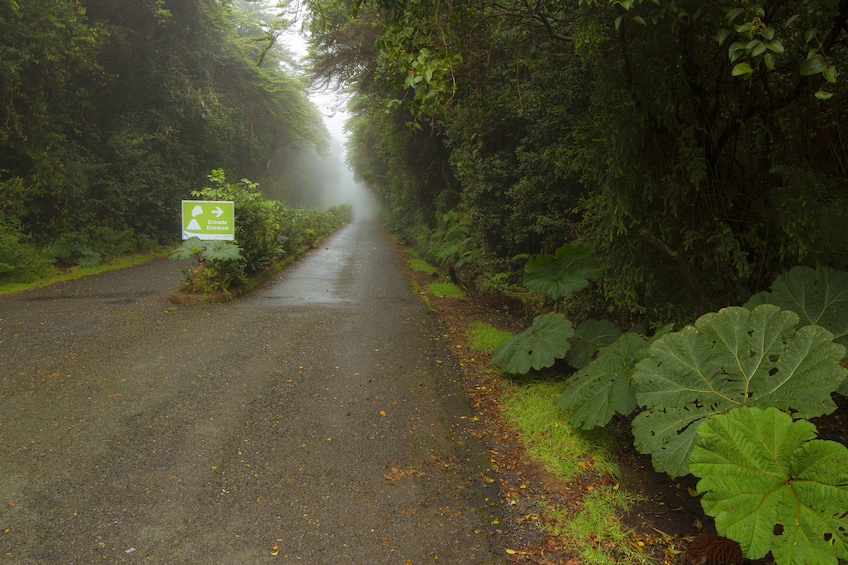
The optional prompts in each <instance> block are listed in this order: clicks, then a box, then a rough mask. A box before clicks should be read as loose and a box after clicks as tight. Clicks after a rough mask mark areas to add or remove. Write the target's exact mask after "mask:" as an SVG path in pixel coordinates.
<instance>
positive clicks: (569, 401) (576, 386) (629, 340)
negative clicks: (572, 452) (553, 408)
mask: <svg viewBox="0 0 848 565" xmlns="http://www.w3.org/2000/svg"><path fill="white" fill-rule="evenodd" d="M584 323H585V322H584ZM578 329H579V328H578ZM669 331H671V326H668V327H666V328H663V329H662V330H660V331H659V332H657V333H656V334H654V335H653V336H651V337H650V338H647V337H645V336H643V335H640V334H637V333H635V332H628V333H626V334H623V335H621V336H620V337H618V338H617V339H616V340H615V341H614V342H612V343H611V344H609V345H605V346H603V347H601V348H600V350H599V351H598V355H597V357H596V358H595V359H594V360H592V362H591V363H589V364H587V365H586V366H585V367H583V368H582V369H580V370H579V371H577V372H576V373H575V374H573V375H571V376H570V377H569V378H568V380H566V382H565V387H564V389H563V392H562V394H561V395H560V397H559V400H558V403H559V407H560V408H562V409H563V410H566V411H571V415H570V421H571V422H572V423H573V424H574V425H575V426H577V427H579V428H581V429H584V430H590V429H592V428H595V427H601V426H606V425H607V424H608V423H609V421H610V420H611V419H612V417H613V415H615V414H622V415H625V416H626V415H628V414H630V413H631V412H633V411H634V410H635V409H636V407H637V402H636V387H635V385H634V383H633V373H634V371H635V370H636V364H637V363H638V362H639V361H641V360H642V359H644V358H646V357H647V356H648V351H649V348H650V346H651V344H652V343H653V342H654V341H656V340H657V339H659V338H660V337H662V336H663V335H665V334H666V333H668V332H669Z"/></svg>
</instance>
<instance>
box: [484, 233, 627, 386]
mask: <svg viewBox="0 0 848 565" xmlns="http://www.w3.org/2000/svg"><path fill="white" fill-rule="evenodd" d="M597 276H598V268H597V265H596V264H595V262H594V260H593V259H592V257H591V255H590V254H589V249H588V248H586V247H584V246H582V245H575V244H569V243H566V244H565V245H563V246H561V247H560V248H559V249H557V250H556V253H555V254H554V255H537V256H536V257H533V258H531V259H529V260H528V261H527V264H526V265H525V269H524V283H525V284H526V285H527V286H528V287H530V288H531V289H532V290H536V291H538V292H542V293H544V294H547V295H548V296H549V297H551V298H553V299H558V298H563V297H565V296H569V295H571V294H572V293H574V292H576V291H578V290H581V289H583V288H585V287H586V286H587V285H588V284H589V281H590V280H591V279H593V278H597ZM581 326H582V324H581ZM613 330H614V328H613V329H610V325H607V324H604V323H602V322H597V323H592V324H588V325H586V326H585V328H583V330H581V331H580V332H578V333H577V335H576V336H575V330H574V328H573V326H572V324H571V322H570V321H569V320H567V319H566V318H565V316H563V315H562V314H558V313H556V312H551V313H548V314H542V315H541V316H537V317H536V319H534V320H533V324H532V326H531V327H530V328H528V329H527V330H525V331H523V332H521V333H520V334H518V335H516V336H515V337H513V338H512V339H510V340H508V341H506V342H504V343H503V344H501V345H500V346H498V347H497V348H496V349H495V350H494V351H492V363H494V364H495V365H497V366H499V367H500V368H501V370H503V371H505V372H507V373H513V374H524V373H528V372H530V370H531V369H535V370H537V371H538V370H539V369H544V368H546V367H550V366H551V365H553V364H554V362H555V361H556V360H557V359H562V358H564V357H565V356H566V355H567V354H568V353H569V351H570V350H571V349H572V348H573V347H574V348H576V349H577V351H576V352H575V353H574V354H572V359H573V360H574V361H575V362H577V363H585V362H587V360H588V359H589V358H590V357H591V356H592V355H593V354H594V353H595V352H596V351H597V348H598V347H599V346H600V345H603V344H605V343H607V342H608V338H609V337H611V336H612V335H614V331H613ZM616 331H617V330H616ZM605 336H606V337H605Z"/></svg>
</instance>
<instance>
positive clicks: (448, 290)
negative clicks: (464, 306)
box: [427, 282, 465, 298]
mask: <svg viewBox="0 0 848 565" xmlns="http://www.w3.org/2000/svg"><path fill="white" fill-rule="evenodd" d="M427 292H429V293H430V294H432V295H434V296H438V297H440V298H465V293H464V292H462V289H461V288H459V287H458V286H456V285H455V284H453V283H448V282H435V283H431V284H428V285H427Z"/></svg>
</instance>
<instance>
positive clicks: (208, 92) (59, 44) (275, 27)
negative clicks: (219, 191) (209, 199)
mask: <svg viewBox="0 0 848 565" xmlns="http://www.w3.org/2000/svg"><path fill="white" fill-rule="evenodd" d="M250 6H251V4H250V3H249V2H248V3H244V2H243V3H242V9H239V8H238V7H236V6H234V5H233V3H232V2H229V1H220V0H144V1H137V2H124V1H118V0H80V1H78V2H68V1H67V0H27V1H26V2H20V1H17V0H3V1H0V32H2V33H0V54H2V55H0V164H2V165H0V241H2V242H3V243H0V254H4V255H9V254H11V253H12V249H13V248H14V249H18V250H19V249H20V246H21V245H23V246H27V245H35V246H42V247H43V246H50V245H54V244H55V243H57V242H65V243H69V244H71V245H74V244H80V243H86V244H88V243H91V242H92V241H99V242H100V243H102V244H103V245H106V240H114V239H115V238H117V237H118V235H117V234H124V236H122V237H123V239H127V237H129V239H134V240H135V241H163V242H164V241H172V240H173V239H174V238H175V236H176V234H178V233H179V225H178V221H179V218H178V210H179V206H178V204H179V200H180V199H182V198H187V197H189V194H190V192H191V190H193V189H197V188H198V186H200V185H201V184H202V183H203V182H204V180H205V177H206V175H207V174H208V172H209V171H210V170H212V169H214V168H225V169H226V170H227V171H230V172H231V173H232V174H233V175H234V176H235V177H236V178H244V177H249V178H251V179H252V180H253V181H255V182H260V183H262V184H263V185H268V186H269V187H274V186H277V188H278V192H279V191H280V187H281V186H283V187H284V186H286V185H291V183H292V181H291V179H290V178H288V177H286V176H285V174H282V175H281V174H280V171H279V170H276V171H275V172H276V173H277V175H276V177H274V176H273V175H271V174H269V171H271V169H272V168H274V167H273V164H274V159H275V156H277V155H279V154H281V153H286V154H287V155H290V154H291V153H292V152H293V151H296V150H303V151H307V152H315V151H317V152H324V151H326V149H327V148H328V134H327V132H326V129H325V128H324V125H323V122H322V119H321V116H320V114H319V112H318V111H317V109H316V108H315V106H314V105H312V104H311V103H310V102H309V100H308V98H307V88H308V86H309V85H308V82H307V80H306V79H305V77H304V75H303V74H302V73H301V72H299V71H298V69H297V67H296V65H294V64H293V63H292V61H293V56H291V54H289V53H287V52H286V51H285V49H283V48H282V47H281V46H280V45H279V43H278V42H276V41H275V40H276V38H277V35H278V34H279V33H280V32H281V31H280V30H281V29H284V25H285V22H282V21H278V20H274V19H273V18H272V19H271V20H268V18H267V17H263V15H264V16H267V14H264V13H263V12H262V11H256V10H253V11H250V10H248V9H247V8H248V7H250ZM254 7H255V6H254ZM278 8H279V9H278V10H277V12H279V10H281V9H282V8H284V6H280V7H278ZM275 34H276V35H275ZM289 188H291V187H290V186H289ZM283 192H285V191H283ZM130 243H131V242H130ZM5 259H8V257H5ZM0 263H4V264H6V265H7V269H6V270H7V271H8V270H9V265H10V263H9V261H5V260H4V257H0Z"/></svg>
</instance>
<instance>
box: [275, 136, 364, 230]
mask: <svg viewBox="0 0 848 565" xmlns="http://www.w3.org/2000/svg"><path fill="white" fill-rule="evenodd" d="M259 186H260V190H261V191H262V193H263V194H264V195H265V196H266V197H267V198H274V199H278V200H282V201H284V202H285V203H286V204H288V205H289V206H292V207H296V208H328V207H330V206H338V205H340V204H350V205H352V206H353V208H354V212H355V217H356V218H357V219H366V218H372V217H375V216H376V203H375V200H374V198H373V197H372V195H371V194H370V193H369V192H368V189H367V188H366V187H365V186H364V185H363V184H362V183H360V182H358V181H356V180H355V179H354V175H353V172H352V171H351V170H350V168H349V167H348V166H347V164H346V163H345V152H344V146H343V144H342V140H341V139H338V138H337V137H332V138H331V140H330V148H329V150H328V151H326V152H324V153H318V152H317V151H315V150H314V149H313V148H311V147H303V148H289V149H280V150H278V151H277V152H276V153H275V154H274V157H273V158H272V159H271V163H270V165H269V168H268V172H267V174H266V176H265V179H264V180H263V182H260V185H259Z"/></svg>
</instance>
